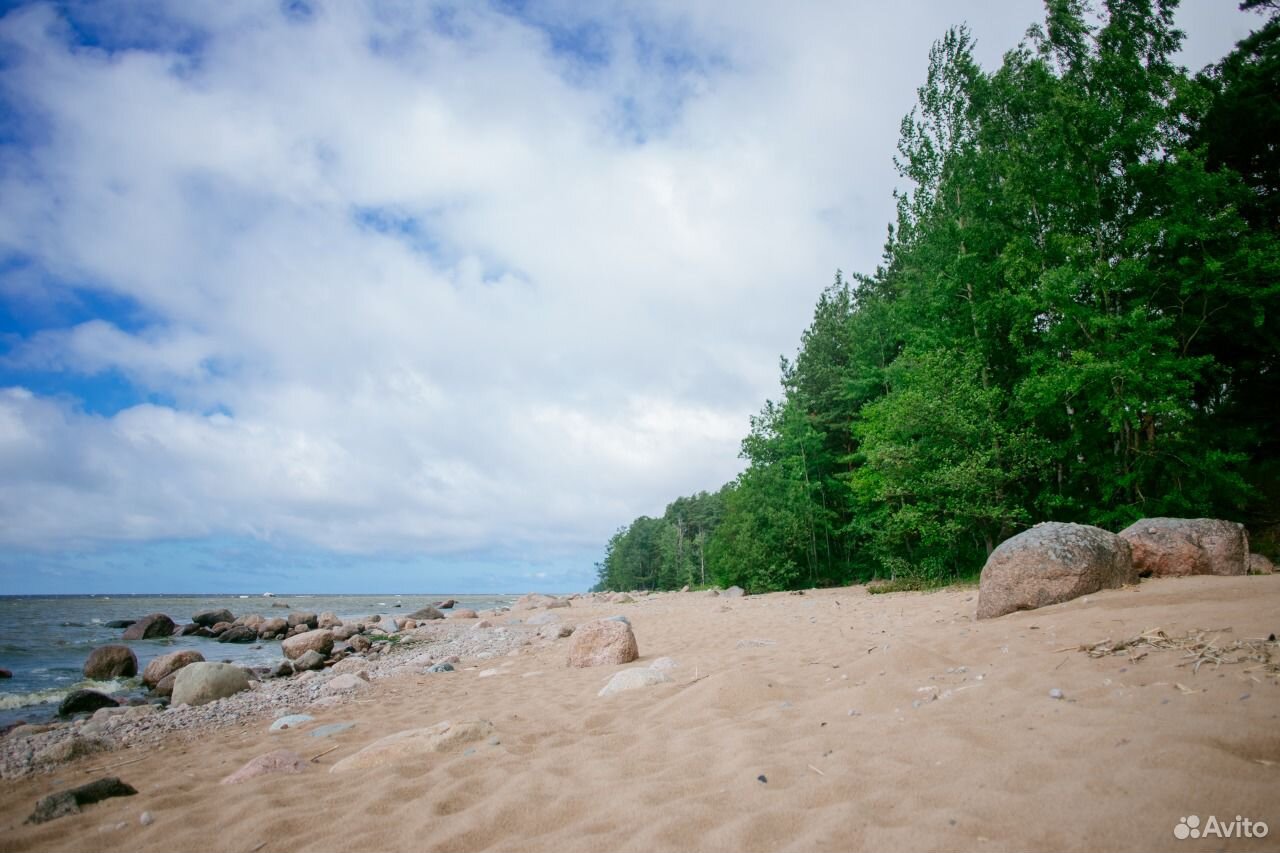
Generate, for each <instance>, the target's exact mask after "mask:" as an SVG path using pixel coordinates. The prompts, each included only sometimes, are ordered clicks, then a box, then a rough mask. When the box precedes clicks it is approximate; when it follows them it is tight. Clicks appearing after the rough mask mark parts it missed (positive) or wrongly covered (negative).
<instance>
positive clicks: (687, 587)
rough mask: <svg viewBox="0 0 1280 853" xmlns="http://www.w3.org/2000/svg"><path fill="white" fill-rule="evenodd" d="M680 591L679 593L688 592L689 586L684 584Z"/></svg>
mask: <svg viewBox="0 0 1280 853" xmlns="http://www.w3.org/2000/svg"><path fill="white" fill-rule="evenodd" d="M680 591H681V592H688V591H689V585H688V584H685V585H684V586H682V587H680Z"/></svg>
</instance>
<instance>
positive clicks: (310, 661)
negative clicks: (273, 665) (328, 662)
mask: <svg viewBox="0 0 1280 853" xmlns="http://www.w3.org/2000/svg"><path fill="white" fill-rule="evenodd" d="M312 669H324V655H322V654H320V653H319V652H318V651H316V650H315V649H307V650H306V651H305V652H303V653H302V654H300V655H298V656H297V657H296V658H294V661H293V671H294V672H305V671H307V670H312Z"/></svg>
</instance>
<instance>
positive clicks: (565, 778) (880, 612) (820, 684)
mask: <svg viewBox="0 0 1280 853" xmlns="http://www.w3.org/2000/svg"><path fill="white" fill-rule="evenodd" d="M976 598H977V589H976V588H974V587H962V588H954V589H948V590H944V591H939V592H932V593H894V594H887V595H877V596H872V595H868V594H867V593H866V591H865V590H864V589H862V588H860V587H854V588H847V589H829V590H819V591H807V592H805V593H804V594H802V595H801V594H787V593H777V594H771V595H762V596H749V597H745V598H738V599H726V598H720V597H710V596H708V595H707V594H706V593H700V592H689V593H666V594H657V595H650V596H645V597H640V598H638V599H637V600H636V601H635V602H634V603H625V604H614V603H606V602H602V601H599V600H592V599H579V600H575V601H573V602H572V605H573V606H572V607H570V608H559V609H557V610H554V611H545V612H547V613H554V614H556V616H557V617H558V618H559V619H560V621H561V622H563V623H565V624H569V625H574V624H580V623H582V622H586V621H589V620H593V619H597V618H600V617H605V616H610V615H615V614H623V615H625V616H626V617H627V618H628V619H629V620H630V622H631V624H632V626H633V628H634V632H635V636H636V639H637V642H638V644H639V651H640V658H639V660H637V661H636V662H634V663H631V664H627V665H623V666H612V667H609V666H606V667H593V668H583V669H578V668H569V667H567V666H566V650H567V643H568V642H569V641H568V640H564V639H560V640H546V639H540V638H537V637H536V635H535V634H534V631H535V629H534V628H533V627H529V628H527V629H525V628H522V627H520V626H511V628H510V629H509V630H526V631H527V632H528V636H529V638H530V640H531V642H530V644H529V645H521V646H518V647H516V648H515V649H514V651H513V652H512V653H511V654H509V655H504V656H502V657H495V658H492V659H489V660H480V661H477V660H468V659H464V660H462V661H461V662H460V663H459V664H458V671H456V672H453V673H440V674H424V673H423V672H422V671H421V669H422V668H421V666H411V665H408V664H406V665H403V666H400V667H398V668H393V669H391V670H388V671H387V672H386V674H385V677H381V678H374V679H373V683H372V684H371V685H369V687H368V688H367V689H364V690H361V691H359V692H358V693H356V694H354V695H352V696H350V697H349V698H344V699H341V700H338V701H332V700H325V701H321V702H320V703H318V704H315V705H305V704H300V705H299V706H297V707H294V708H292V710H294V711H296V712H300V713H306V714H310V715H312V716H313V717H314V718H315V719H314V720H313V721H311V722H308V723H306V724H304V725H301V726H298V727H294V728H289V729H286V730H283V731H278V732H269V731H268V726H269V724H270V723H271V721H272V715H259V716H249V717H246V718H244V719H239V720H233V721H230V722H226V723H224V724H223V725H219V726H214V727H210V728H207V729H204V730H202V731H199V732H173V733H170V734H168V735H167V736H166V737H165V738H163V739H162V740H160V741H159V742H158V743H138V744H135V745H133V746H131V747H130V748H127V749H119V750H116V751H113V752H108V753H100V754H97V755H92V756H87V757H84V758H81V759H78V760H77V761H75V762H72V763H69V764H65V765H61V766H59V767H58V768H56V769H55V770H54V771H53V772H48V773H37V774H33V775H29V776H26V777H24V778H21V779H16V780H7V781H5V782H3V783H0V784H2V785H3V793H2V795H0V824H2V825H3V826H4V827H5V831H4V833H3V836H2V837H0V850H2V851H9V850H108V851H111V850H121V851H131V850H138V851H173V850H217V851H224V850H225V851H246V853H247V851H262V853H273V851H292V850H300V851H331V850H367V851H399V850H442V851H445V850H448V851H454V850H456V851H471V850H530V851H533V850H568V851H597V850H634V851H651V850H658V851H665V850H711V851H721V850H724V851H732V850H750V851H756V850H759V851H768V850H800V851H808V850H984V851H985V850H991V851H1006V850H1007V851H1017V850H1097V849H1113V850H1152V849H1178V850H1188V851H1193V850H1274V849H1276V845H1277V843H1278V842H1277V839H1280V795H1277V784H1278V783H1280V684H1277V680H1276V679H1275V678H1274V677H1269V676H1268V675H1267V674H1265V673H1261V672H1260V671H1250V669H1249V667H1250V665H1249V664H1247V663H1244V664H1227V665H1222V666H1218V667H1214V666H1213V665H1204V666H1202V667H1201V668H1200V669H1199V671H1198V672H1193V671H1192V670H1191V668H1190V667H1189V666H1187V665H1185V664H1186V661H1184V659H1183V657H1182V653H1181V652H1178V651H1175V650H1149V651H1148V653H1147V654H1145V655H1144V656H1141V657H1140V659H1137V660H1133V659H1131V655H1130V653H1128V652H1126V653H1121V654H1115V655H1108V656H1103V657H1097V658H1095V657H1091V656H1089V655H1088V654H1086V653H1084V652H1082V651H1080V650H1079V647H1080V646H1082V645H1092V644H1095V643H1099V642H1101V641H1103V640H1107V639H1111V640H1119V639H1122V638H1126V637H1130V636H1134V635H1138V634H1141V633H1143V632H1145V631H1149V630H1151V629H1155V628H1159V629H1162V630H1164V631H1165V632H1166V634H1168V635H1170V636H1180V635H1183V634H1185V633H1186V632H1188V631H1191V630H1200V629H1206V630H1210V631H1213V632H1215V634H1214V635H1211V636H1219V637H1220V638H1221V640H1220V642H1221V643H1226V642H1229V641H1230V640H1231V639H1248V638H1259V637H1261V638H1266V637H1267V636H1268V635H1270V634H1272V633H1273V632H1276V631H1277V630H1278V629H1280V616H1278V615H1277V614H1280V576H1265V577H1189V578H1171V579H1159V580H1148V581H1144V582H1142V583H1141V584H1140V585H1139V586H1137V587H1127V588H1124V589H1118V590H1110V591H1106V592H1101V593H1095V594H1091V595H1089V596H1087V597H1085V598H1081V599H1077V600H1074V601H1070V602H1067V603H1064V604H1060V605H1055V606H1052V607H1047V608H1043V609H1040V610H1035V611H1028V612H1022V613H1015V614H1011V615H1008V616H1005V617H1002V618H998V619H993V620H985V621H981V622H978V621H975V620H974V618H973V617H974V608H975V602H976ZM543 612H544V611H516V612H512V613H509V614H504V615H505V616H507V617H514V618H521V619H528V618H529V617H530V616H534V615H536V614H539V613H543ZM421 648H422V649H423V650H424V651H425V650H427V647H426V646H422V647H421ZM661 657H670V658H673V659H674V660H675V662H676V663H677V664H678V666H677V667H676V668H674V669H672V670H670V671H669V673H668V674H669V675H670V677H671V681H670V682H668V683H661V684H657V685H654V686H651V687H646V688H643V689H637V690H632V691H629V692H626V693H621V694H618V695H613V696H604V697H601V696H598V695H597V693H598V691H599V690H600V689H601V687H602V686H603V685H604V684H605V683H606V682H607V681H608V680H609V679H610V677H611V676H612V675H614V673H616V672H617V671H619V670H623V669H629V668H635V667H641V666H647V665H649V664H650V663H652V662H653V661H654V660H656V659H659V658H661ZM492 670H496V672H494V671H492ZM1051 691H1061V698H1053V697H1052V696H1051ZM462 720H487V721H490V722H491V723H492V725H493V733H492V736H490V737H487V738H485V739H482V740H477V741H475V742H473V743H470V744H467V745H464V746H460V747H458V748H456V749H452V750H446V751H443V752H439V753H432V754H428V755H416V756H414V755H406V756H405V758H404V760H402V761H395V762H392V763H389V764H385V765H382V766H377V767H371V768H367V769H357V770H351V771H349V772H340V773H331V772H330V770H331V768H332V767H333V766H334V765H335V764H337V763H338V762H339V761H341V760H343V759H344V758H346V757H348V756H350V755H352V754H354V753H356V752H357V751H359V750H360V749H361V748H363V747H365V746H367V745H368V744H370V743H372V742H374V741H376V740H378V739H379V738H382V737H384V736H387V735H390V734H394V733H396V732H399V731H402V730H406V729H413V728H419V727H424V726H430V725H434V724H436V723H440V722H442V721H462ZM345 722H353V723H355V725H354V726H353V727H351V728H350V729H347V730H345V731H343V732H340V733H338V734H335V735H332V736H330V737H325V738H317V737H314V736H313V735H312V734H311V732H312V731H314V730H315V729H317V728H319V727H321V726H324V725H326V724H332V723H345ZM281 748H283V749H288V750H291V751H293V752H295V753H297V754H298V755H301V756H303V757H304V758H305V759H307V766H306V769H305V770H304V771H303V772H301V773H298V774H292V775H267V776H262V777H259V778H256V779H252V780H250V781H248V782H245V783H243V784H230V785H228V784H220V780H222V779H223V778H224V777H225V776H227V775H228V774H231V773H232V772H233V771H235V770H237V769H238V768H240V767H241V766H242V765H244V764H245V763H246V762H248V761H250V760H251V759H253V758H255V757H256V756H259V755H262V754H264V753H268V752H271V751H272V750H276V749H281ZM312 758H314V760H311V759H312ZM102 768H110V769H106V770H104V769H102ZM103 775H117V776H119V777H120V778H121V779H123V780H124V781H126V782H128V783H129V784H131V785H133V786H134V787H135V788H136V789H137V790H138V794H137V795H136V796H131V797H122V798H116V799H110V800H106V801H104V802H101V803H98V804H95V805H90V806H86V807H85V809H84V811H83V812H82V813H81V814H78V815H72V816H68V817H65V818H61V819H58V820H54V821H51V822H49V823H45V824H42V825H38V826H33V825H24V823H23V821H24V819H25V818H26V817H27V815H28V814H29V813H30V812H31V810H32V808H33V806H34V804H35V802H36V801H37V800H38V799H39V798H41V797H42V796H44V795H46V794H48V793H50V792H53V791H56V790H60V789H63V788H67V787H70V786H74V785H78V784H82V783H84V782H87V781H90V780H92V779H95V778H98V777H100V776H103ZM144 812H147V813H149V815H150V817H151V818H152V820H151V822H150V823H149V824H146V825H144V824H143V823H142V822H141V821H140V816H141V815H142V813H144ZM1191 814H1195V815H1198V816H1200V817H1201V818H1202V819H1204V818H1205V817H1207V816H1209V815H1216V816H1217V818H1218V819H1219V820H1220V821H1221V820H1226V821H1231V820H1233V819H1234V818H1235V817H1236V816H1237V815H1239V816H1242V817H1245V818H1249V819H1251V820H1255V821H1257V820H1262V821H1266V822H1267V823H1269V824H1270V825H1271V826H1273V827H1274V829H1272V831H1271V834H1270V835H1269V837H1267V838H1265V839H1237V838H1230V839H1216V838H1215V839H1209V838H1201V839H1188V840H1177V839H1176V838H1175V836H1174V834H1173V830H1174V827H1175V826H1176V825H1177V824H1178V823H1179V821H1180V819H1181V818H1183V817H1185V816H1188V815H1191Z"/></svg>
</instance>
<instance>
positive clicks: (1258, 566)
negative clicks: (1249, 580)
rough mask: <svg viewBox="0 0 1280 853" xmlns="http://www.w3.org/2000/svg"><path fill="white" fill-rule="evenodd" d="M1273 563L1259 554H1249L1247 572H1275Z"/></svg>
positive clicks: (1257, 573)
mask: <svg viewBox="0 0 1280 853" xmlns="http://www.w3.org/2000/svg"><path fill="white" fill-rule="evenodd" d="M1275 571H1276V567H1275V564H1274V563H1272V562H1271V561H1270V560H1268V559H1267V558H1266V557H1264V556H1263V555H1261V554H1250V555H1249V574H1251V575H1271V574H1275Z"/></svg>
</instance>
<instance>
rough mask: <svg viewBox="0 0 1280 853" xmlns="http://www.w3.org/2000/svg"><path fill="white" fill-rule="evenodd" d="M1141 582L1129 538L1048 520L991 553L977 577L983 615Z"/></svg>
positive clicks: (1097, 528)
mask: <svg viewBox="0 0 1280 853" xmlns="http://www.w3.org/2000/svg"><path fill="white" fill-rule="evenodd" d="M1136 581H1137V572H1135V571H1134V568H1133V561H1132V558H1131V556H1130V551H1129V543H1128V542H1126V541H1125V540H1124V539H1121V538H1120V537H1119V536H1116V535H1115V534H1114V533H1111V532H1109V531H1106V530H1103V529H1102V528H1100V527H1091V526H1089V525H1086V524H1065V523H1061V522H1055V521H1049V522H1044V523H1041V524H1037V525H1036V526H1035V527H1032V528H1031V529H1030V530H1024V531H1023V532H1022V533H1019V534H1018V535H1017V536H1014V537H1013V538H1011V539H1006V540H1005V541H1004V542H1002V543H1000V546H999V547H998V548H996V549H995V550H994V551H992V552H991V556H990V557H988V558H987V563H986V565H985V566H983V567H982V575H981V578H980V579H979V582H978V618H979V619H990V618H993V617H995V616H1003V615H1004V614H1006V613H1012V612H1014V611H1015V610H1034V609H1036V608H1037V607H1044V606H1046V605H1049V604H1057V603H1058V602H1061V601H1070V600H1071V599H1073V598H1076V597H1078V596H1081V595H1087V594H1089V593H1091V592H1097V591H1098V590H1100V589H1111V588H1114V587H1118V586H1123V585H1124V584H1127V583H1134V582H1136Z"/></svg>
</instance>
